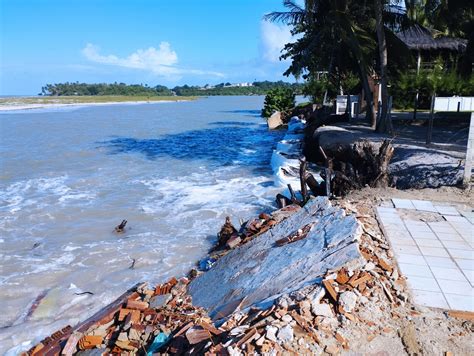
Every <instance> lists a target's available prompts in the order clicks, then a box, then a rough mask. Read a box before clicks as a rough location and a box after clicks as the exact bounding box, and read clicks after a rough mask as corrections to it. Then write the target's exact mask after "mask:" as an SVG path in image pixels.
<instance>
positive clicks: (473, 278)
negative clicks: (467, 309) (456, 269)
mask: <svg viewBox="0 0 474 356" xmlns="http://www.w3.org/2000/svg"><path fill="white" fill-rule="evenodd" d="M461 272H462V273H463V274H464V276H465V277H466V278H467V280H468V281H469V283H471V285H472V286H474V271H472V270H468V269H462V268H461Z"/></svg>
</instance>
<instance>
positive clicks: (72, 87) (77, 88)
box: [40, 82, 173, 96]
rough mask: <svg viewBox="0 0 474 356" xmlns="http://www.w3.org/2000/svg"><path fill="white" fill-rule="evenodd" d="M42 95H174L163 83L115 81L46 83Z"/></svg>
mask: <svg viewBox="0 0 474 356" xmlns="http://www.w3.org/2000/svg"><path fill="white" fill-rule="evenodd" d="M40 95H50V96H84V95H90V96H96V95H97V96H103V95H109V96H117V95H128V96H172V95H173V92H172V91H171V90H170V89H168V88H167V87H165V86H163V85H157V86H155V87H149V86H147V85H146V84H145V85H142V84H132V85H127V84H125V83H113V84H105V83H100V84H86V83H78V82H76V83H58V84H46V85H45V86H44V87H43V88H41V94H40Z"/></svg>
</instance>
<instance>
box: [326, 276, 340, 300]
mask: <svg viewBox="0 0 474 356" xmlns="http://www.w3.org/2000/svg"><path fill="white" fill-rule="evenodd" d="M323 285H324V288H326V290H327V291H328V293H329V295H330V296H331V298H332V299H333V300H334V301H335V302H336V303H337V293H336V291H335V290H334V287H333V286H332V284H331V282H330V281H328V280H325V281H323Z"/></svg>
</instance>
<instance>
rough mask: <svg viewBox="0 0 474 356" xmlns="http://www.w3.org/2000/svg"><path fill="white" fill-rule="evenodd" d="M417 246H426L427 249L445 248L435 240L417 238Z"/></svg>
mask: <svg viewBox="0 0 474 356" xmlns="http://www.w3.org/2000/svg"><path fill="white" fill-rule="evenodd" d="M415 241H416V244H417V245H418V246H426V247H439V248H443V247H444V246H443V245H442V244H441V242H440V241H439V240H434V239H417V238H415Z"/></svg>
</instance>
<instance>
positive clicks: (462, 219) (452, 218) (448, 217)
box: [444, 215, 470, 224]
mask: <svg viewBox="0 0 474 356" xmlns="http://www.w3.org/2000/svg"><path fill="white" fill-rule="evenodd" d="M444 218H445V219H446V220H447V221H450V222H461V223H468V224H470V222H469V220H468V219H466V218H465V217H464V216H459V215H458V216H451V215H446V216H445V217H444Z"/></svg>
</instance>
